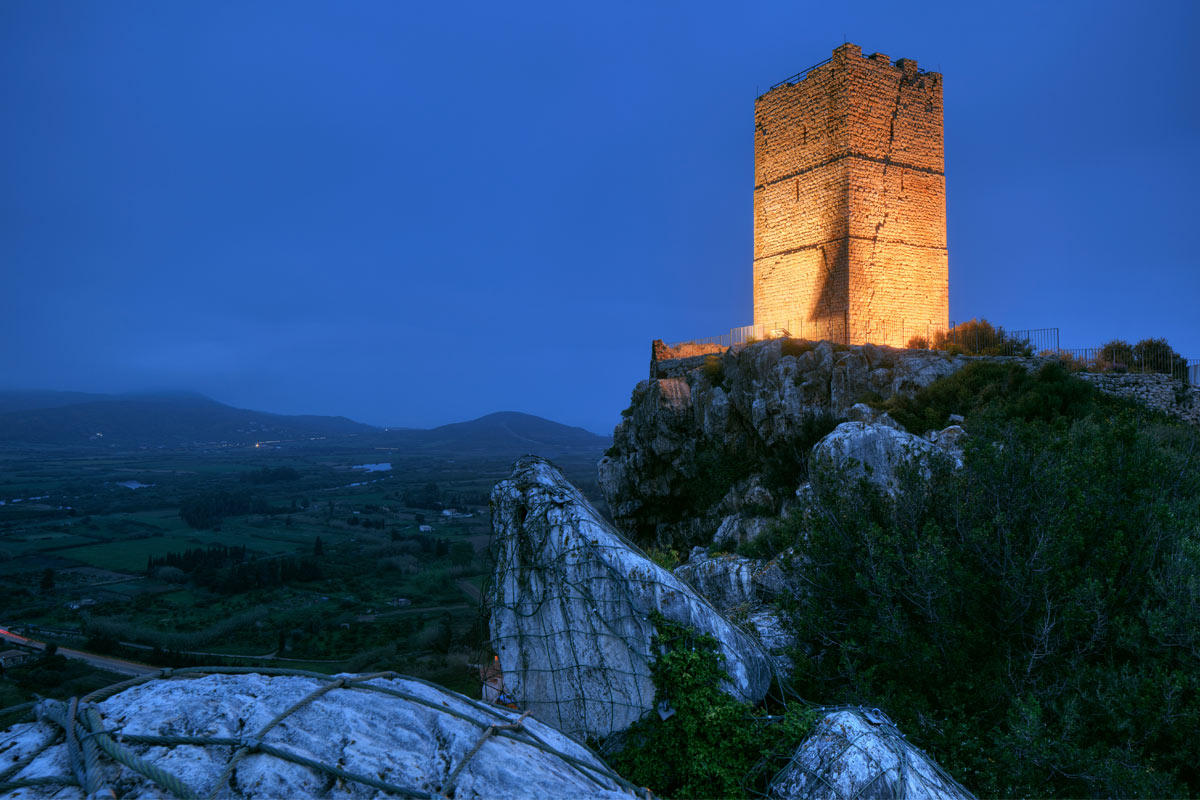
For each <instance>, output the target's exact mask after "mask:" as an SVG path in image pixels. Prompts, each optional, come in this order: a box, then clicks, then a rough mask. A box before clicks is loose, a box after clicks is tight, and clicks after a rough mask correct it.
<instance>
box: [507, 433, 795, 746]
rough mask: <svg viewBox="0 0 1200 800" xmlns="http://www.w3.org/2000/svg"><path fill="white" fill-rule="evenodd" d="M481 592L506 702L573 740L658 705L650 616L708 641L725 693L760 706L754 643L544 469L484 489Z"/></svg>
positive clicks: (761, 657)
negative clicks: (485, 561)
mask: <svg viewBox="0 0 1200 800" xmlns="http://www.w3.org/2000/svg"><path fill="white" fill-rule="evenodd" d="M492 526H493V539H492V558H493V560H494V564H495V571H494V574H493V576H492V579H491V581H490V583H489V585H488V586H487V587H486V589H485V595H484V603H485V605H486V607H487V609H488V610H489V612H490V626H491V644H492V648H493V649H494V651H495V653H496V658H497V660H498V663H499V668H500V672H501V673H502V678H501V680H502V682H503V685H502V686H500V685H498V683H499V682H498V681H497V682H493V692H494V693H496V694H500V693H502V694H503V697H502V698H501V701H502V702H511V703H513V704H514V705H515V706H516V707H518V708H520V709H527V710H530V711H532V712H533V715H534V716H535V717H537V718H538V719H541V720H544V721H545V722H547V723H549V724H551V725H553V726H555V727H556V728H558V729H559V730H561V731H562V732H564V733H566V734H567V735H569V736H572V737H575V738H576V739H579V740H580V741H583V740H585V739H587V738H588V737H594V738H603V737H605V736H607V735H609V734H611V733H613V732H616V731H620V730H624V729H625V728H627V727H629V725H631V724H632V723H633V722H635V721H636V720H637V719H639V718H640V717H641V716H642V715H643V714H645V713H646V712H647V711H648V710H650V709H651V708H652V707H653V705H654V684H653V682H652V681H651V678H650V665H651V663H652V662H653V661H654V657H655V654H654V653H653V652H652V644H651V639H652V637H653V636H654V633H655V629H654V624H653V621H652V620H653V617H654V615H656V614H661V615H662V616H663V617H665V618H666V619H668V620H670V621H671V622H674V623H677V624H679V625H683V626H685V627H688V628H692V629H694V630H695V631H697V632H699V633H704V634H708V635H710V636H712V637H714V638H715V639H716V640H717V642H718V644H719V647H720V651H721V653H722V655H723V656H724V668H725V670H726V672H727V673H728V675H729V680H728V682H727V683H726V684H725V685H724V686H723V687H722V688H724V689H725V690H726V691H727V692H729V693H730V694H731V695H733V696H734V697H736V698H738V699H739V700H744V701H748V702H751V703H757V702H759V701H760V700H762V699H763V697H764V696H765V695H766V693H767V691H768V689H769V688H770V685H771V681H772V677H773V663H772V660H771V658H770V656H769V655H768V654H767V652H766V651H765V650H764V649H763V647H762V645H761V644H760V643H759V642H758V641H757V640H756V639H755V638H754V637H753V636H752V635H750V634H748V633H746V632H745V631H743V630H741V629H740V628H738V627H737V626H736V625H734V624H733V623H731V622H730V621H729V620H727V619H726V618H725V617H723V616H722V615H721V614H720V613H718V612H717V611H716V610H715V609H714V608H713V607H712V605H711V604H710V603H709V602H708V601H707V600H705V599H704V598H703V597H701V596H700V595H699V594H697V593H696V591H695V590H694V589H692V588H691V587H690V586H689V585H687V584H686V583H685V582H683V581H682V580H680V579H679V578H677V577H676V576H675V575H673V574H672V573H671V572H669V571H668V570H666V569H663V568H662V567H660V566H658V565H657V564H655V563H654V562H653V561H651V560H650V559H649V558H647V557H646V555H645V554H644V553H643V552H642V551H641V550H640V549H638V548H637V546H636V545H634V544H633V543H631V542H630V541H628V540H627V539H626V538H625V537H623V536H622V535H621V534H619V533H618V532H617V531H616V530H615V529H614V528H613V527H612V526H611V525H609V524H608V523H607V522H606V521H605V520H604V519H603V518H602V517H601V516H600V514H599V513H598V512H597V511H596V510H595V509H594V508H593V507H592V505H591V504H590V503H589V502H588V501H587V499H586V498H584V496H583V495H582V494H581V493H580V492H579V490H578V489H576V488H575V487H574V486H572V485H571V484H570V483H569V482H568V481H567V480H566V479H565V478H564V477H563V476H562V474H561V473H560V472H559V471H558V470H557V469H556V468H555V467H554V466H553V465H551V464H550V463H549V462H547V461H545V460H544V459H541V458H536V457H533V456H528V457H526V458H523V459H521V460H520V461H518V462H517V465H516V467H515V468H514V470H513V473H512V476H511V477H510V478H509V479H508V480H506V481H502V482H501V483H499V484H497V485H496V488H495V489H494V490H493V492H492Z"/></svg>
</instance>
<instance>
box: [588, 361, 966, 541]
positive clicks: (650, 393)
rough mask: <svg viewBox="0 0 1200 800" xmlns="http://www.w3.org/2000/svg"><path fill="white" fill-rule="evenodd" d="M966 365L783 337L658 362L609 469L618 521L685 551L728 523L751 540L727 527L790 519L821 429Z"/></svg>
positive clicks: (602, 471) (606, 487)
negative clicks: (790, 505)
mask: <svg viewBox="0 0 1200 800" xmlns="http://www.w3.org/2000/svg"><path fill="white" fill-rule="evenodd" d="M967 363H968V359H967V358H965V357H962V356H955V357H951V356H948V355H946V354H945V353H938V352H928V351H921V350H898V349H894V348H887V347H877V346H875V345H861V346H854V347H846V346H844V345H834V344H832V343H830V342H816V343H813V342H803V341H799V340H785V339H772V340H768V341H763V342H756V343H754V344H750V345H747V346H745V347H738V348H733V349H729V350H727V351H726V352H724V353H723V354H721V355H715V354H714V355H709V356H704V357H699V358H692V359H682V360H679V361H663V362H655V369H654V371H653V374H654V376H655V377H653V378H652V379H651V380H648V381H643V382H642V383H639V384H638V386H637V388H636V389H634V392H633V397H632V399H631V402H630V406H629V408H628V409H627V410H626V411H624V412H623V420H622V422H621V424H620V425H618V426H617V429H616V431H615V432H614V434H613V446H612V448H611V449H610V450H609V453H608V454H607V455H606V456H605V457H604V458H603V459H602V460H601V461H600V464H599V479H600V487H601V490H602V491H603V492H604V496H605V499H606V501H607V502H608V506H609V509H610V511H611V513H612V516H613V521H614V523H615V524H616V525H617V527H619V528H620V529H621V530H622V531H623V532H624V533H626V534H627V535H629V536H631V537H633V538H634V539H635V540H636V541H639V542H644V543H654V544H655V545H656V546H659V547H668V548H674V549H678V550H685V549H690V548H691V547H693V546H696V545H708V544H709V543H710V542H712V540H713V536H714V534H716V533H717V531H718V529H720V528H721V526H722V525H723V524H726V530H725V533H724V534H723V536H722V540H723V541H727V542H729V543H732V544H736V543H737V542H739V541H744V540H746V539H747V538H750V537H751V536H752V535H753V532H754V529H753V528H749V529H748V528H746V526H745V525H743V524H742V523H741V521H740V520H735V521H734V522H729V518H730V517H732V516H733V515H735V514H741V515H742V517H741V518H740V519H741V520H746V519H751V520H752V519H760V518H769V517H773V516H777V515H778V514H779V513H780V511H781V510H782V506H783V504H784V503H785V502H786V501H787V500H788V499H789V498H791V497H792V493H793V492H794V491H795V488H796V485H797V484H798V483H799V482H800V480H802V477H801V476H799V472H800V471H801V468H800V465H801V464H802V463H803V461H804V459H805V458H806V457H807V454H808V452H809V450H810V448H811V447H812V445H813V443H814V441H815V438H816V437H815V436H814V430H817V429H819V428H820V427H821V426H822V425H825V426H826V428H825V429H826V430H827V429H828V427H827V426H828V424H829V421H830V420H832V421H839V420H844V419H847V418H850V417H851V412H852V410H855V409H856V405H857V404H858V403H859V402H860V400H861V399H862V398H863V397H864V396H867V395H873V396H876V397H882V398H887V397H890V396H892V395H894V394H897V393H900V394H912V393H913V392H916V391H917V390H918V389H920V388H922V387H924V386H927V385H929V384H930V383H932V382H933V381H935V380H937V379H938V378H941V377H943V376H945V375H949V374H951V373H953V372H955V371H956V370H958V369H960V368H961V367H962V366H964V365H965V364H967ZM862 408H867V407H866V406H863V407H862ZM867 410H868V411H870V409H867ZM856 413H861V409H858V410H857V412H856ZM872 421H874V422H876V423H881V424H890V425H891V426H893V427H899V426H898V425H896V424H895V423H894V421H891V420H889V419H883V418H879V419H873V420H872ZM821 432H823V431H821ZM818 435H819V433H818ZM789 481H791V483H789ZM731 491H732V492H733V494H734V495H735V497H733V498H731V497H729V495H730V492H731ZM767 506H770V508H768V507H767ZM727 546H732V545H727Z"/></svg>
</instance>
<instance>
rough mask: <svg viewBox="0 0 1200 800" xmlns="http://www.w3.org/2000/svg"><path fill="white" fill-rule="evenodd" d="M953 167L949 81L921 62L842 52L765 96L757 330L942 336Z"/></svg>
mask: <svg viewBox="0 0 1200 800" xmlns="http://www.w3.org/2000/svg"><path fill="white" fill-rule="evenodd" d="M943 163H944V162H943V152H942V78H941V75H939V74H937V73H923V72H920V71H918V69H917V64H916V62H915V61H912V60H910V59H901V60H899V61H898V62H896V64H894V65H893V64H892V63H891V61H890V59H889V58H888V57H887V56H885V55H882V54H878V53H877V54H875V55H873V56H871V57H870V58H863V57H862V51H861V49H860V48H859V47H857V46H856V45H852V44H847V45H843V46H842V47H839V48H837V49H836V50H834V52H833V58H832V59H831V61H830V63H828V64H824V65H821V66H819V67H816V68H815V69H813V70H811V71H810V72H809V73H808V75H807V76H806V77H805V78H803V79H802V80H800V81H799V82H798V83H794V84H786V85H784V86H780V87H777V88H775V89H772V90H771V91H769V92H767V93H766V94H765V95H763V96H762V97H760V98H758V100H757V101H756V103H755V189H754V322H755V324H771V323H787V324H788V327H789V331H790V333H791V335H793V336H803V337H804V338H809V339H813V338H824V337H829V338H836V339H839V340H846V339H848V340H849V341H850V342H852V343H859V342H865V341H872V342H876V343H881V344H891V345H903V344H905V343H906V342H907V341H908V338H909V337H911V336H912V335H913V334H914V333H922V334H924V333H927V332H928V331H931V330H941V329H944V328H945V327H946V323H947V320H948V317H949V304H948V302H949V296H948V263H947V256H946V222H945V220H946V203H945V177H944V169H943ZM796 321H798V322H796Z"/></svg>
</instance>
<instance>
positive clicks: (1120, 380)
mask: <svg viewBox="0 0 1200 800" xmlns="http://www.w3.org/2000/svg"><path fill="white" fill-rule="evenodd" d="M1079 377H1080V378H1082V379H1083V380H1085V381H1087V382H1088V383H1090V384H1092V385H1093V386H1095V387H1096V388H1098V389H1099V390H1100V391H1102V392H1105V393H1106V394H1111V395H1116V396H1117V397H1125V398H1128V399H1130V400H1136V401H1137V402H1139V403H1141V404H1142V405H1144V406H1147V407H1149V408H1153V409H1156V410H1158V411H1163V412H1165V413H1167V414H1171V415H1172V416H1175V417H1178V418H1180V419H1182V420H1184V421H1186V422H1190V423H1192V424H1193V425H1200V388H1197V387H1195V386H1184V385H1183V382H1182V381H1180V380H1178V379H1176V378H1172V377H1171V376H1170V375H1159V374H1153V373H1141V374H1132V375H1131V374H1128V373H1125V374H1120V373H1111V372H1103V373H1098V372H1080V373H1079Z"/></svg>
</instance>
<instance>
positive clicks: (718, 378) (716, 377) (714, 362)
mask: <svg viewBox="0 0 1200 800" xmlns="http://www.w3.org/2000/svg"><path fill="white" fill-rule="evenodd" d="M701 370H703V372H704V374H705V376H706V377H707V378H708V380H709V381H710V382H711V383H712V385H713V386H722V387H723V386H724V385H725V361H724V360H723V359H722V358H721V357H720V356H719V355H717V354H716V353H713V354H711V355H709V356H708V357H707V358H705V359H704V366H703V367H701Z"/></svg>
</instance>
